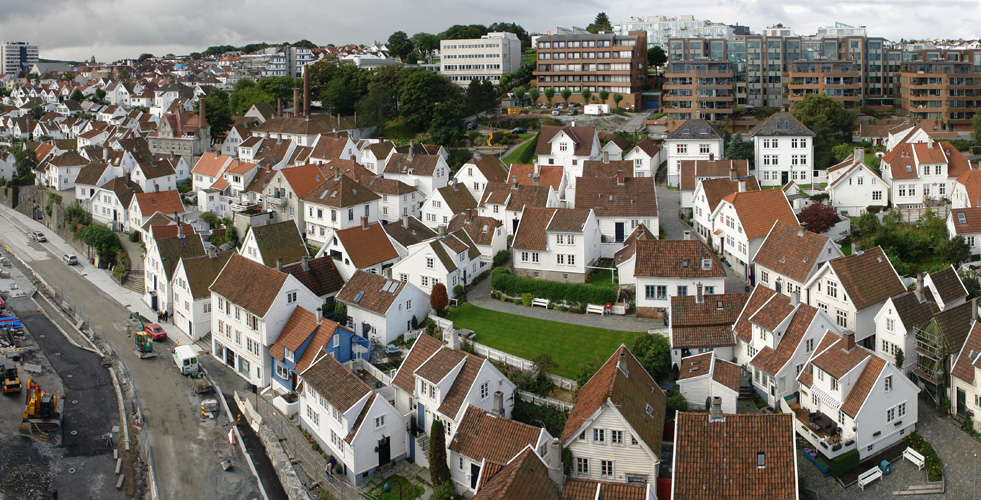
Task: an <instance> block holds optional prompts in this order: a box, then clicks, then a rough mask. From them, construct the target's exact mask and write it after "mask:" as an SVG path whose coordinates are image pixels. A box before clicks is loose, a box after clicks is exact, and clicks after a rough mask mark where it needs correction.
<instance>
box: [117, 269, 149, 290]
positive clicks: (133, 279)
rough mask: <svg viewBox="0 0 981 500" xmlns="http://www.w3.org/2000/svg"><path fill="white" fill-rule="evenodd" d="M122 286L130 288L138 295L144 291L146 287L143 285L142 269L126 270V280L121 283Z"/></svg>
mask: <svg viewBox="0 0 981 500" xmlns="http://www.w3.org/2000/svg"><path fill="white" fill-rule="evenodd" d="M123 288H126V289H127V290H132V291H134V292H136V293H138V294H140V295H143V294H144V293H146V289H145V288H144V286H143V270H142V269H138V270H136V271H128V272H127V273H126V281H125V283H123Z"/></svg>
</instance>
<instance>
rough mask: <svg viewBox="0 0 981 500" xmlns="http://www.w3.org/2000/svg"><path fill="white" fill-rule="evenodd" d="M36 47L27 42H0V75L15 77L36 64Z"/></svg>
mask: <svg viewBox="0 0 981 500" xmlns="http://www.w3.org/2000/svg"><path fill="white" fill-rule="evenodd" d="M37 53H38V51H37V45H35V44H32V43H28V42H0V74H2V73H12V74H14V75H16V74H17V73H20V70H22V69H29V68H30V67H31V66H34V65H35V64H37V62H38V58H37Z"/></svg>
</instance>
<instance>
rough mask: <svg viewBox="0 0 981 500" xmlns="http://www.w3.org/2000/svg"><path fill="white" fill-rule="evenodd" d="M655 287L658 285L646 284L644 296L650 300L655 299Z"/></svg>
mask: <svg viewBox="0 0 981 500" xmlns="http://www.w3.org/2000/svg"><path fill="white" fill-rule="evenodd" d="M655 288H656V287H655V286H654V285H645V286H644V298H646V299H648V300H653V299H654V297H655V295H654V294H655V292H654V290H655Z"/></svg>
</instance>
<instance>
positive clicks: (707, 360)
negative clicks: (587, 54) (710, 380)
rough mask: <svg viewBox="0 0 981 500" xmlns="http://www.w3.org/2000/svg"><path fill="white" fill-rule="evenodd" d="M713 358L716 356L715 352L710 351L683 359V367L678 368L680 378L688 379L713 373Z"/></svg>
mask: <svg viewBox="0 0 981 500" xmlns="http://www.w3.org/2000/svg"><path fill="white" fill-rule="evenodd" d="M713 358H715V353H714V352H711V351H710V352H705V353H702V354H697V355H695V356H688V357H687V358H684V359H682V360H681V368H680V369H679V370H678V380H688V379H690V378H695V377H698V376H700V375H705V374H706V373H711V371H712V366H711V365H712V360H713Z"/></svg>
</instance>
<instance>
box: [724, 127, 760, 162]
mask: <svg viewBox="0 0 981 500" xmlns="http://www.w3.org/2000/svg"><path fill="white" fill-rule="evenodd" d="M726 136H727V137H726V150H725V156H726V158H728V159H730V160H749V163H750V164H751V165H752V163H753V158H754V156H755V153H754V152H753V143H752V142H746V141H744V140H743V136H742V134H732V135H730V134H729V132H728V131H726Z"/></svg>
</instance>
